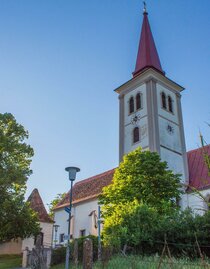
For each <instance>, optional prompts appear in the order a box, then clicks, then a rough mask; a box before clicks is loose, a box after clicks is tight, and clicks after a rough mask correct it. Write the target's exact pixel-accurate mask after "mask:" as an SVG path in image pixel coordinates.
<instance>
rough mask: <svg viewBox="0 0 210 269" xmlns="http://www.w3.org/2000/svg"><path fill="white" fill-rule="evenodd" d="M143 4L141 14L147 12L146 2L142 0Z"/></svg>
mask: <svg viewBox="0 0 210 269" xmlns="http://www.w3.org/2000/svg"><path fill="white" fill-rule="evenodd" d="M143 5H144V8H143V14H147V4H146V2H145V1H143Z"/></svg>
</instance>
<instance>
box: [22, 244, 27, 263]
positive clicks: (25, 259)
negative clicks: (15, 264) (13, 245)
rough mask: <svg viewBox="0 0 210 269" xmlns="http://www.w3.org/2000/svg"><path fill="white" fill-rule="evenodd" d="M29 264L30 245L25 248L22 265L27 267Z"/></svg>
mask: <svg viewBox="0 0 210 269" xmlns="http://www.w3.org/2000/svg"><path fill="white" fill-rule="evenodd" d="M27 265H28V247H26V248H25V250H23V258H22V267H23V268H26V267H27Z"/></svg>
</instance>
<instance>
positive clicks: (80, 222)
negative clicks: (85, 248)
mask: <svg viewBox="0 0 210 269" xmlns="http://www.w3.org/2000/svg"><path fill="white" fill-rule="evenodd" d="M74 210H75V211H74V216H75V222H74V227H75V228H74V238H78V237H80V235H81V230H85V235H86V236H87V235H89V234H93V232H94V235H97V230H94V229H93V226H94V223H93V221H92V220H93V218H92V217H91V216H89V214H90V213H91V212H92V211H94V210H96V212H97V210H98V200H97V199H96V200H92V201H86V202H84V203H80V204H77V205H75V207H74Z"/></svg>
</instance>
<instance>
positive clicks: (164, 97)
mask: <svg viewBox="0 0 210 269" xmlns="http://www.w3.org/2000/svg"><path fill="white" fill-rule="evenodd" d="M161 101H162V108H164V109H167V105H166V95H165V93H164V92H162V93H161Z"/></svg>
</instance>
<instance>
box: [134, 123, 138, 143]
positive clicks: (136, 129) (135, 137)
mask: <svg viewBox="0 0 210 269" xmlns="http://www.w3.org/2000/svg"><path fill="white" fill-rule="evenodd" d="M138 141H139V128H138V127H135V128H134V129H133V143H136V142H138Z"/></svg>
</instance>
